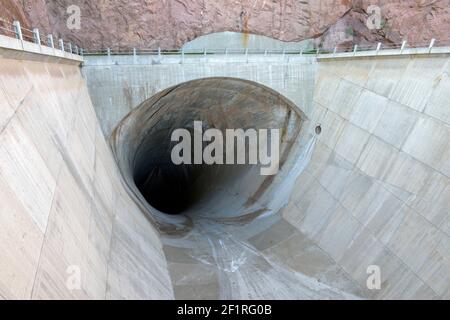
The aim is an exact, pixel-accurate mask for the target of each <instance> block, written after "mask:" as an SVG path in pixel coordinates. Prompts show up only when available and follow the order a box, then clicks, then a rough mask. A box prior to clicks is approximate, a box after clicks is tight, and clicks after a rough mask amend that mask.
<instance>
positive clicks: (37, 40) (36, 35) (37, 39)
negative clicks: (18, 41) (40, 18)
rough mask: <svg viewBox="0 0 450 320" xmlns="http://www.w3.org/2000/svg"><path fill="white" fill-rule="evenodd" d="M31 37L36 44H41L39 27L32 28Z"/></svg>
mask: <svg viewBox="0 0 450 320" xmlns="http://www.w3.org/2000/svg"><path fill="white" fill-rule="evenodd" d="M33 38H34V43H36V44H37V45H39V46H41V37H40V35H39V29H38V28H34V29H33Z"/></svg>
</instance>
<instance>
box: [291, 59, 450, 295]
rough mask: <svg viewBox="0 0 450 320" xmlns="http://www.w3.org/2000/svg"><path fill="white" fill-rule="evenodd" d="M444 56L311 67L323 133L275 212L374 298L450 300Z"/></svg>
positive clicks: (449, 132)
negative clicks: (372, 275) (377, 271)
mask: <svg viewBox="0 0 450 320" xmlns="http://www.w3.org/2000/svg"><path fill="white" fill-rule="evenodd" d="M449 60H450V59H449V57H448V55H436V56H412V57H410V56H405V57H391V58H388V57H385V58H381V57H379V58H366V59H364V58H360V59H352V58H350V59H323V60H320V61H319V66H320V68H319V73H318V76H317V83H316V89H315V93H314V114H313V116H312V120H311V121H312V122H314V123H320V124H321V125H322V129H323V131H322V134H321V135H320V136H319V141H318V143H317V146H316V150H315V152H314V155H313V157H312V160H311V163H310V165H309V166H308V168H307V169H306V170H305V172H304V173H303V175H302V176H301V177H300V178H299V180H298V188H297V190H296V191H295V192H294V194H293V195H292V200H291V204H290V206H289V207H288V208H287V209H286V211H285V212H284V214H283V216H284V217H285V218H286V220H287V221H289V222H290V223H292V225H294V226H295V227H296V228H297V229H298V230H300V231H301V232H303V233H304V234H305V235H307V236H308V237H309V238H310V239H312V240H313V241H314V242H315V243H317V245H318V246H320V247H321V248H322V249H323V250H324V251H326V252H327V253H328V254H329V255H330V256H331V257H332V258H333V260H334V261H336V262H337V263H338V265H340V266H341V267H342V268H343V269H344V270H345V271H346V272H347V273H348V274H349V275H350V276H351V277H352V278H353V279H355V280H357V281H358V282H359V283H360V284H361V285H362V286H364V285H365V281H366V279H367V274H366V268H367V266H369V265H378V266H379V267H380V268H381V273H382V280H383V283H382V290H379V291H377V290H374V291H369V290H366V292H365V294H366V295H367V296H369V297H375V298H438V297H440V298H447V299H448V298H450V296H449V295H450V287H449V286H450V261H449V253H450V239H449V233H450V214H449V212H450V180H449V177H450V171H449V168H450V143H449V141H450V140H449V137H450V126H449V124H450V109H449V105H450V104H449V102H450V80H449V74H450V63H449Z"/></svg>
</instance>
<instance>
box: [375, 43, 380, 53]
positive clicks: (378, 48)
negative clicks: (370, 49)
mask: <svg viewBox="0 0 450 320" xmlns="http://www.w3.org/2000/svg"><path fill="white" fill-rule="evenodd" d="M380 49H381V42H378V44H377V51H376V52H377V55H378V53H379V52H380Z"/></svg>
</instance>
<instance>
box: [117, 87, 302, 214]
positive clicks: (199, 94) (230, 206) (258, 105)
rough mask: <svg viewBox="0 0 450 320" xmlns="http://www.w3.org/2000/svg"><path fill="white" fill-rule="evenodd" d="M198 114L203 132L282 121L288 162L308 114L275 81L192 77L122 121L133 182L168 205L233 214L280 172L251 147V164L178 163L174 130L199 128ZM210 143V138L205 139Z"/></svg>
mask: <svg viewBox="0 0 450 320" xmlns="http://www.w3.org/2000/svg"><path fill="white" fill-rule="evenodd" d="M194 121H201V123H202V130H203V132H205V131H206V130H207V129H210V128H214V129H218V130H219V131H220V132H222V133H223V136H224V137H225V136H226V133H225V132H226V130H227V129H243V130H244V131H246V130H248V129H255V130H256V131H258V130H260V129H268V130H270V129H278V130H279V132H280V134H279V141H278V142H279V143H280V149H279V154H280V155H279V159H280V167H282V166H283V164H284V162H285V161H286V158H287V155H288V154H289V151H290V149H291V146H292V144H293V143H294V142H295V141H296V139H297V138H298V135H299V132H300V127H301V123H302V121H303V117H302V114H301V113H300V112H299V111H298V109H297V108H296V106H295V105H293V104H292V103H291V102H290V101H289V100H287V99H286V98H284V97H283V96H281V95H280V94H278V93H276V92H275V91H273V90H272V89H269V88H267V87H264V86H262V85H259V84H256V83H253V82H250V81H245V80H239V79H232V78H207V79H200V80H193V81H189V82H186V83H183V84H180V85H177V86H174V87H172V88H169V89H166V90H164V91H162V92H160V93H158V94H157V95H155V96H153V97H152V98H150V99H149V100H146V101H144V102H143V103H142V104H141V105H140V106H138V107H137V108H136V109H134V110H133V111H132V112H131V113H130V114H129V115H128V116H127V117H126V118H125V119H124V120H123V121H122V122H121V123H120V124H119V126H118V127H117V128H116V130H115V131H114V133H113V136H112V147H113V151H114V152H115V155H116V160H117V161H118V164H119V168H120V169H121V171H122V175H123V176H124V178H125V180H126V181H127V183H128V185H129V186H130V188H131V189H133V190H134V193H135V194H137V195H141V196H142V197H143V198H144V199H145V201H146V202H147V203H148V204H149V205H150V207H151V208H154V209H157V210H158V211H160V212H163V213H167V214H179V213H186V214H189V213H192V212H195V213H196V214H198V213H199V212H200V213H201V214H216V215H222V216H230V215H231V216H232V215H233V214H235V213H237V212H242V209H243V208H246V207H250V206H251V204H252V203H253V202H254V201H256V200H257V199H256V198H258V197H260V196H261V195H262V194H263V193H264V191H265V190H266V189H267V188H268V183H267V182H268V181H272V180H273V177H271V176H265V175H261V173H260V168H261V167H262V165H261V164H260V163H259V162H258V163H257V164H249V161H248V160H249V158H248V157H249V154H248V153H247V154H246V162H245V164H205V163H203V164H174V163H173V161H172V158H171V152H172V149H173V147H174V146H175V145H176V144H177V143H179V142H178V141H172V140H171V135H172V133H173V132H174V130H176V129H186V130H187V131H188V132H190V133H191V136H194V131H195V128H194ZM244 141H245V150H247V151H248V150H249V145H248V140H244ZM209 143H210V142H205V141H203V147H205V146H207V145H208V144H209ZM224 143H225V141H224ZM193 145H194V143H193V142H192V147H191V149H190V152H191V158H192V159H193V158H194V147H193ZM236 147H237V143H236ZM226 151H227V150H226V148H224V149H222V152H223V159H225V158H226ZM234 151H235V152H234V155H235V156H236V153H237V149H234ZM235 160H236V158H235Z"/></svg>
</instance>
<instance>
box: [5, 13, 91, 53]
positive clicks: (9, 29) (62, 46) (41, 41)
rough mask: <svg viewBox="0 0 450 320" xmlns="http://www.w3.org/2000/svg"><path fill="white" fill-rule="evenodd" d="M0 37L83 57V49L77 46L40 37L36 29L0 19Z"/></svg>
mask: <svg viewBox="0 0 450 320" xmlns="http://www.w3.org/2000/svg"><path fill="white" fill-rule="evenodd" d="M0 35H4V36H7V37H11V38H16V39H19V40H21V41H26V42H32V43H35V44H37V45H39V46H46V47H49V48H52V49H59V50H61V51H64V52H68V53H72V54H75V55H81V56H82V55H83V49H82V48H81V47H79V46H78V45H72V43H70V42H67V43H66V42H64V40H63V39H60V38H59V39H58V38H56V37H53V35H51V34H49V35H47V36H45V37H44V36H42V35H41V34H40V32H39V29H38V28H34V29H32V30H31V29H27V28H24V27H22V26H21V25H20V22H19V21H13V22H12V23H11V22H9V21H6V20H4V19H1V18H0Z"/></svg>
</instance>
